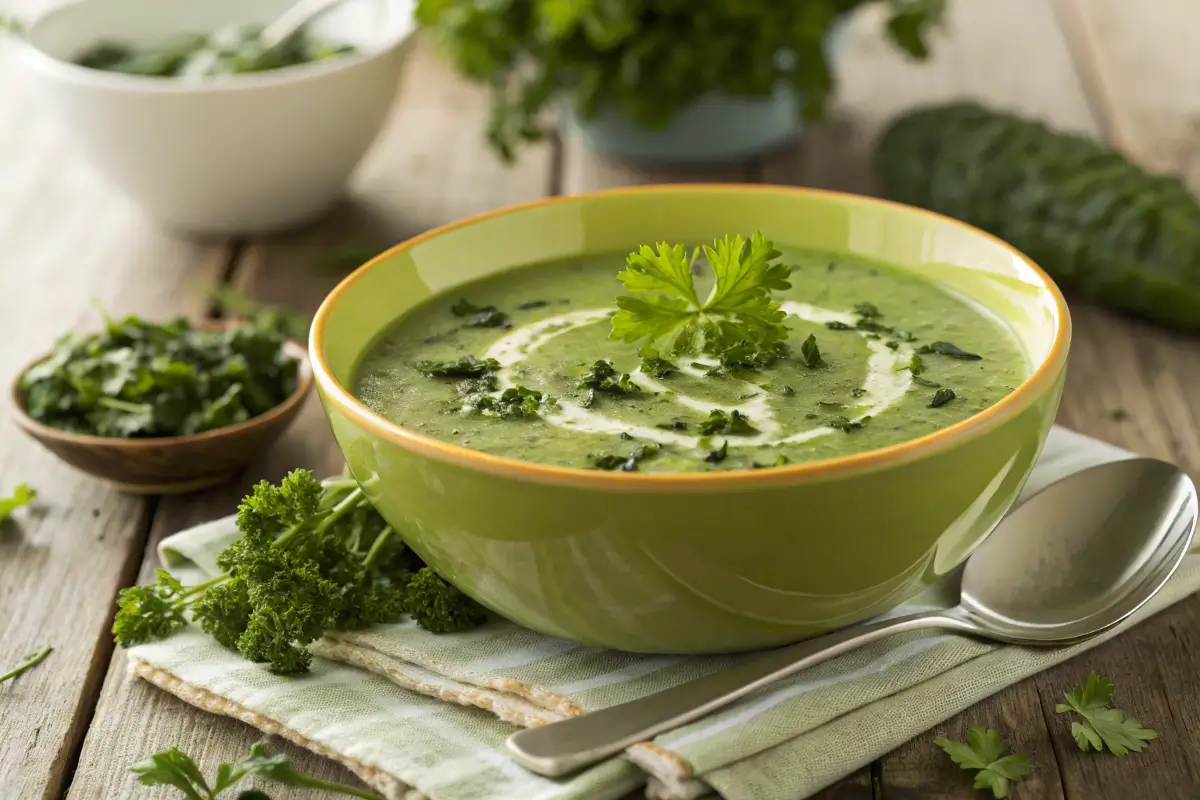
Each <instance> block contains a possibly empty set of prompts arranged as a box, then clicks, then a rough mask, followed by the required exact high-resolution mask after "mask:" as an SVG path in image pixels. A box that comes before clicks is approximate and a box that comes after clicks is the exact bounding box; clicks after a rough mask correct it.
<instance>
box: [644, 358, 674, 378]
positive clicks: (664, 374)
mask: <svg viewBox="0 0 1200 800" xmlns="http://www.w3.org/2000/svg"><path fill="white" fill-rule="evenodd" d="M641 368H642V372H644V373H645V374H647V375H649V376H650V377H651V378H669V377H671V376H672V375H674V374H675V373H676V372H678V371H679V367H677V366H675V365H674V364H672V363H671V362H670V361H667V360H666V359H665V358H660V357H659V356H645V357H643V358H642V367H641Z"/></svg>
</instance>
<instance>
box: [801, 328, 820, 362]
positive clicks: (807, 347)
mask: <svg viewBox="0 0 1200 800" xmlns="http://www.w3.org/2000/svg"><path fill="white" fill-rule="evenodd" d="M800 361H801V363H803V364H804V366H806V367H808V368H809V369H816V368H817V367H823V366H825V362H824V361H823V360H822V359H821V349H820V348H819V347H817V337H816V334H812V333H810V334H809V335H808V338H807V339H805V340H804V344H802V345H800Z"/></svg>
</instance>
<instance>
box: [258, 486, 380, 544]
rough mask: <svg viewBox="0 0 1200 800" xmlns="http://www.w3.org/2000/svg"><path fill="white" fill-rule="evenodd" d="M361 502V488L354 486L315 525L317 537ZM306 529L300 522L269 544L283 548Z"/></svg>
mask: <svg viewBox="0 0 1200 800" xmlns="http://www.w3.org/2000/svg"><path fill="white" fill-rule="evenodd" d="M362 502H363V490H362V488H360V487H358V486H357V485H356V486H355V488H354V491H352V492H350V494H348V495H346V496H345V498H343V499H342V501H341V502H340V503H338V504H337V505H336V506H334V507H333V509H332V510H330V512H329V514H328V516H326V517H325V518H324V519H322V520H321V522H320V524H318V525H317V527H316V529H315V532H316V533H317V534H318V535H320V534H322V533H324V532H325V531H327V530H329V526H330V525H332V524H333V523H335V522H337V521H338V520H339V519H341V518H342V517H344V516H345V515H346V514H347V513H348V512H350V511H353V510H354V509H355V508H358V506H359V505H361V504H362ZM306 527H307V525H306V524H305V523H304V522H300V523H297V524H295V525H293V526H292V527H290V528H288V529H287V530H286V531H284V532H283V533H282V534H280V535H279V538H278V539H276V540H275V541H274V542H272V543H271V547H283V546H284V545H285V544H287V543H288V542H289V541H291V539H292V538H293V537H295V536H296V534H298V533H300V532H301V531H303V530H304V529H305V528H306Z"/></svg>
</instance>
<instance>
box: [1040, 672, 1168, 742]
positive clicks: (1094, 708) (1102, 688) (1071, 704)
mask: <svg viewBox="0 0 1200 800" xmlns="http://www.w3.org/2000/svg"><path fill="white" fill-rule="evenodd" d="M1113 689H1114V686H1113V684H1112V683H1111V682H1109V681H1106V680H1105V679H1104V678H1101V677H1100V676H1099V675H1097V674H1096V671H1095V670H1092V671H1091V673H1090V674H1089V675H1088V677H1087V682H1086V683H1084V685H1083V686H1076V687H1075V688H1074V689H1072V690H1071V691H1069V692H1067V693H1066V698H1067V702H1065V703H1059V704H1058V705H1056V706H1055V707H1054V710H1055V711H1057V712H1058V713H1060V714H1067V713H1075V714H1078V715H1079V716H1080V717H1081V718H1082V721H1078V720H1077V721H1074V722H1072V723H1071V735H1072V736H1074V737H1075V743H1076V744H1077V745H1079V749H1080V750H1083V751H1084V752H1087V751H1088V750H1089V749H1094V750H1096V751H1097V752H1099V751H1102V750H1104V748H1105V747H1107V748H1108V750H1109V752H1111V753H1112V754H1113V755H1115V756H1124V755H1126V754H1127V753H1129V751H1130V750H1132V751H1134V752H1135V753H1140V752H1141V751H1143V750H1145V749H1146V747H1147V746H1148V745H1147V744H1146V743H1147V742H1149V741H1150V740H1152V739H1157V738H1158V733H1156V732H1155V731H1153V730H1151V729H1149V728H1146V727H1143V726H1142V723H1140V722H1138V721H1137V720H1136V719H1134V718H1133V717H1131V716H1129V715H1128V714H1126V713H1125V712H1124V711H1122V710H1121V709H1119V708H1113V707H1112V697H1113Z"/></svg>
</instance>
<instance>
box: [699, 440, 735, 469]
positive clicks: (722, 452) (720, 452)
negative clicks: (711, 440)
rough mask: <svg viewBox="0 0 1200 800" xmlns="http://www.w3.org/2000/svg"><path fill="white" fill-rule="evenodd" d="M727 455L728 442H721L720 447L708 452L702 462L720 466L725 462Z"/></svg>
mask: <svg viewBox="0 0 1200 800" xmlns="http://www.w3.org/2000/svg"><path fill="white" fill-rule="evenodd" d="M727 455H729V442H728V441H724V442H721V446H720V447H718V448H717V449H716V450H709V451H708V455H706V456H705V457H704V460H705V461H707V462H708V463H709V464H720V463H721V462H722V461H724V460H725V457H726V456H727Z"/></svg>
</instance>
